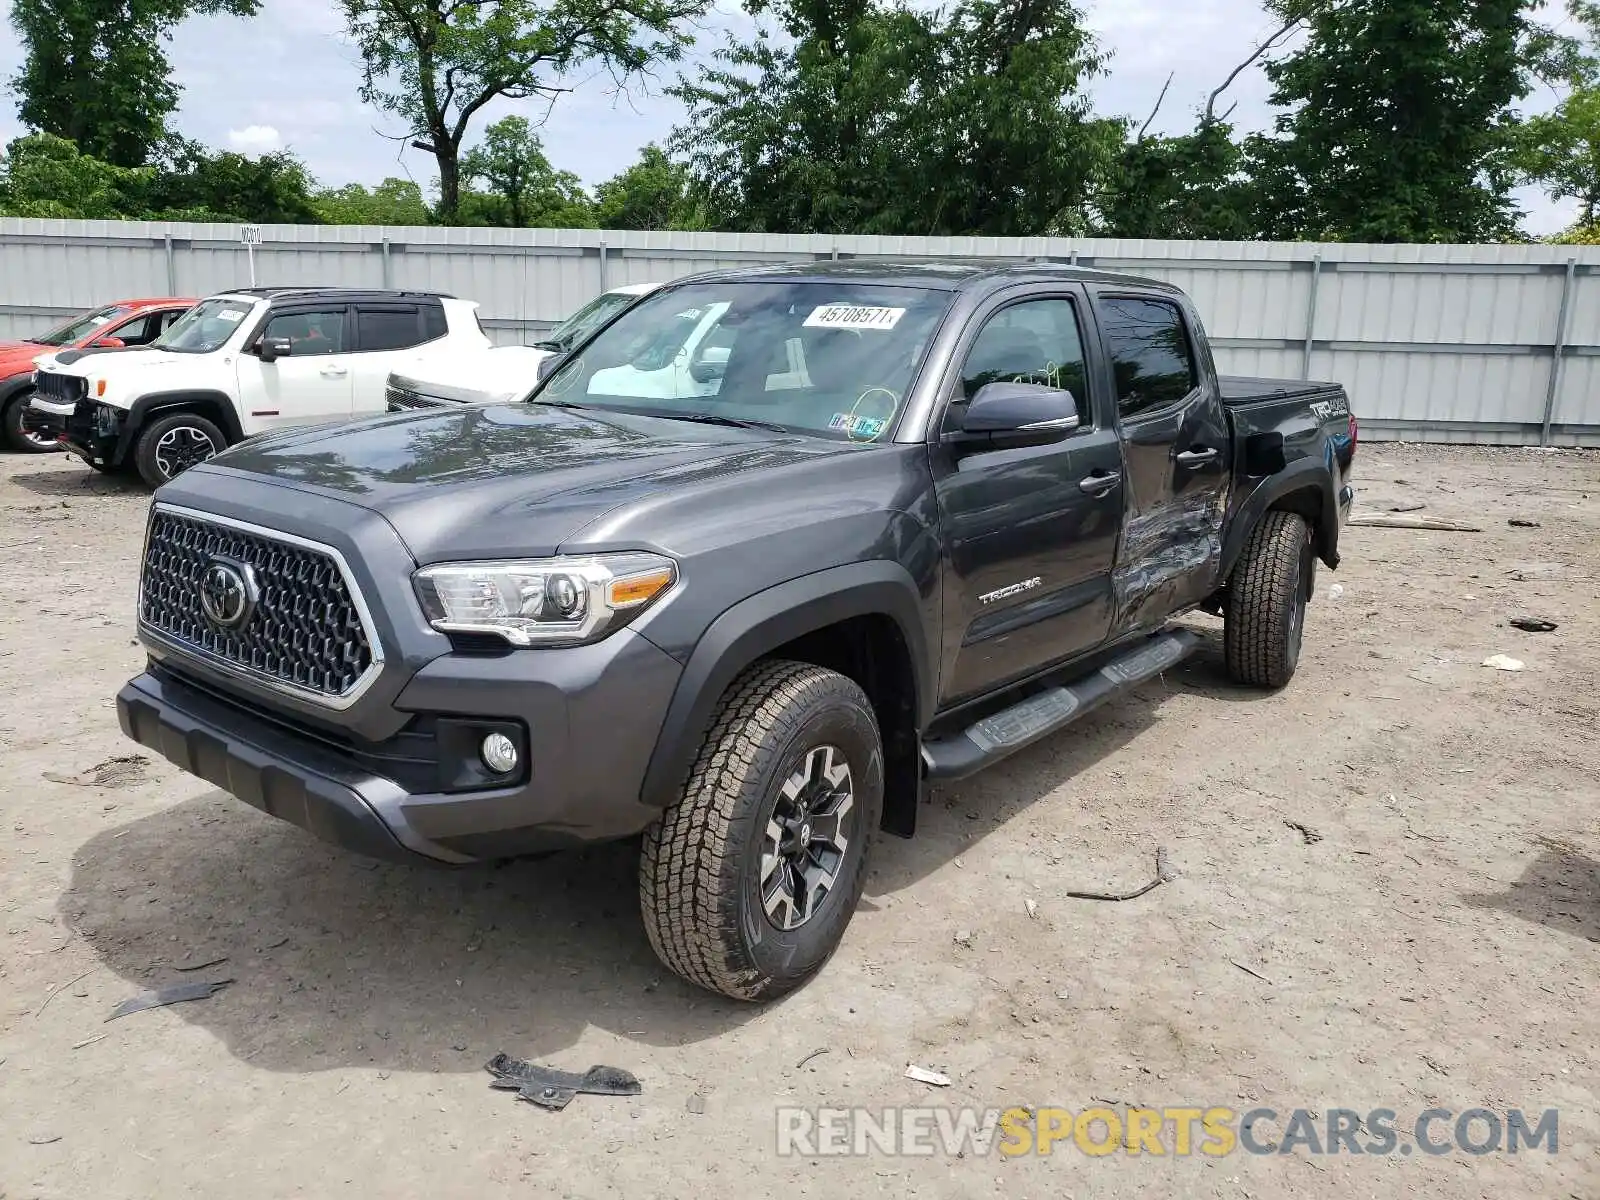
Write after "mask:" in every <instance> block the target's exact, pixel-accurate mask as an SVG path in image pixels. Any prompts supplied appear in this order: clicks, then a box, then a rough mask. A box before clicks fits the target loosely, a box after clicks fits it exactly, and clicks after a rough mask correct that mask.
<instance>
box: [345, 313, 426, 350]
mask: <svg viewBox="0 0 1600 1200" xmlns="http://www.w3.org/2000/svg"><path fill="white" fill-rule="evenodd" d="M421 342H422V327H421V325H420V324H419V323H418V321H417V310H416V309H414V308H358V309H357V310H356V345H357V346H358V347H359V348H360V349H361V350H363V351H372V350H405V349H407V348H408V347H411V346H416V345H419V344H420V343H421Z"/></svg>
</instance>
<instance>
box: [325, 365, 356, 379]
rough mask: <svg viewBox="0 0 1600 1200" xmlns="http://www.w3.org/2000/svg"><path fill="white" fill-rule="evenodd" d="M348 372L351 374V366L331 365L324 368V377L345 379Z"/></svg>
mask: <svg viewBox="0 0 1600 1200" xmlns="http://www.w3.org/2000/svg"><path fill="white" fill-rule="evenodd" d="M348 374H350V368H349V367H339V366H331V365H330V366H326V367H323V368H322V377H323V378H324V379H343V378H344V377H345V376H346V375H348Z"/></svg>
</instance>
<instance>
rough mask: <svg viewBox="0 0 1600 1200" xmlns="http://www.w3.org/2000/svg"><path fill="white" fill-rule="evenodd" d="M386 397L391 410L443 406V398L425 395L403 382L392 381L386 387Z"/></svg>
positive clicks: (404, 410)
mask: <svg viewBox="0 0 1600 1200" xmlns="http://www.w3.org/2000/svg"><path fill="white" fill-rule="evenodd" d="M384 398H385V399H386V400H387V401H388V404H389V411H390V412H410V411H411V410H412V409H415V408H443V407H444V403H445V402H444V401H443V400H435V399H434V398H433V397H432V396H424V395H423V394H422V393H421V392H418V391H415V390H414V389H412V388H408V387H405V386H404V385H402V384H398V383H393V382H391V383H390V384H389V385H388V387H386V388H385V389H384Z"/></svg>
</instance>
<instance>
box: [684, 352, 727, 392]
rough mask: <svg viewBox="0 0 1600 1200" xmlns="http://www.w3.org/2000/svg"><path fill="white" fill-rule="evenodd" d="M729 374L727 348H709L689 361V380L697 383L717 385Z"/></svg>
mask: <svg viewBox="0 0 1600 1200" xmlns="http://www.w3.org/2000/svg"><path fill="white" fill-rule="evenodd" d="M727 373H728V347H726V346H708V347H706V349H704V350H703V351H701V352H700V353H699V354H696V355H695V356H694V357H693V358H692V359H690V360H689V378H691V379H693V380H694V381H695V382H696V383H715V382H716V381H717V380H719V379H721V378H722V377H723V376H724V375H726V374H727Z"/></svg>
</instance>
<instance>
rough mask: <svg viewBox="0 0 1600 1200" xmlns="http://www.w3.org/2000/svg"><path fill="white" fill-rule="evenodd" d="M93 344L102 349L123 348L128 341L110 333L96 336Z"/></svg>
mask: <svg viewBox="0 0 1600 1200" xmlns="http://www.w3.org/2000/svg"><path fill="white" fill-rule="evenodd" d="M91 344H92V345H93V346H95V347H96V348H97V349H100V350H121V349H122V348H123V347H124V346H126V345H127V344H128V343H127V342H125V341H123V340H122V339H121V338H119V337H112V336H111V335H110V334H109V333H108V334H106V336H105V337H102V338H95V340H94V341H93V342H92V343H91Z"/></svg>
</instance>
